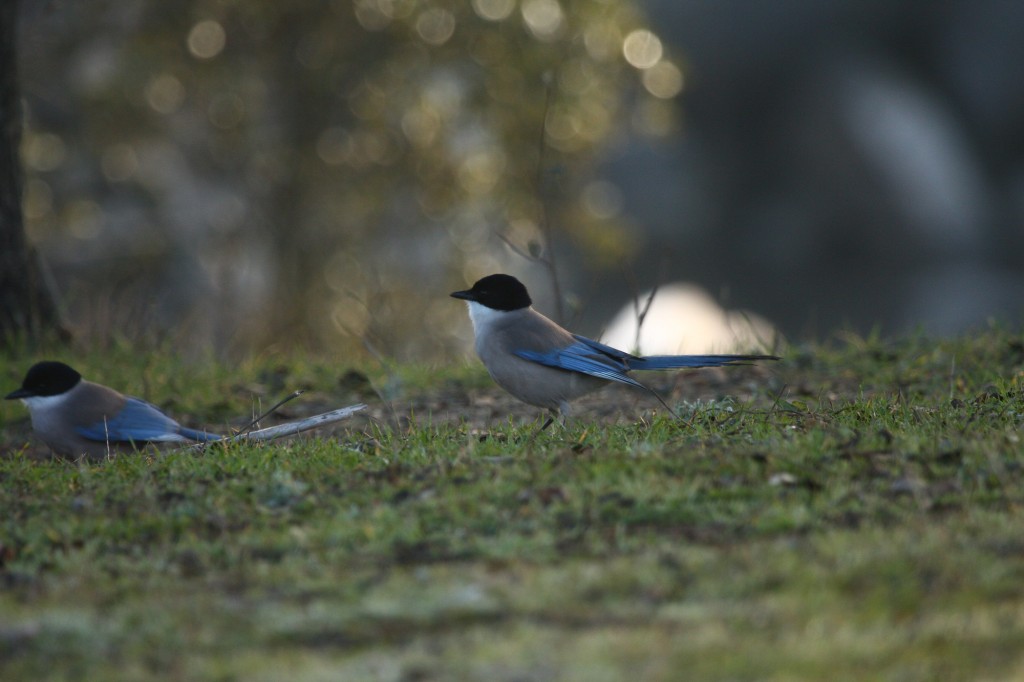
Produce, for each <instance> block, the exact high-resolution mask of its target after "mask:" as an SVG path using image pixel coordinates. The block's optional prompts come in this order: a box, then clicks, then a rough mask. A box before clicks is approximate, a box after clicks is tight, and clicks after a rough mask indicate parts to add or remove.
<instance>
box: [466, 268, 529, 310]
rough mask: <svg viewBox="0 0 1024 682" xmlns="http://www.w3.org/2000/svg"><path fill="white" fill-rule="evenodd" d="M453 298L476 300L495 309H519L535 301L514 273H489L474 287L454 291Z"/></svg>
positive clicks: (527, 306)
mask: <svg viewBox="0 0 1024 682" xmlns="http://www.w3.org/2000/svg"><path fill="white" fill-rule="evenodd" d="M451 295H452V298H461V299H462V300H463V301H475V302H477V303H479V304H480V305H484V306H487V307H488V308H492V309H494V310H506V311H508V310H519V309H520V308H529V307H530V305H531V304H532V303H533V301H531V300H530V294H529V293H527V291H526V287H525V286H523V283H522V282H520V281H519V280H518V279H516V278H515V277H513V276H512V275H488V276H487V277H484V278H483V279H481V280H477V283H476V284H474V285H473V288H472V289H467V290H465V291H453V292H452V294H451Z"/></svg>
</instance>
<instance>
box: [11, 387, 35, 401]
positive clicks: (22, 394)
mask: <svg viewBox="0 0 1024 682" xmlns="http://www.w3.org/2000/svg"><path fill="white" fill-rule="evenodd" d="M32 395H33V393H32V391H26V390H25V389H24V388H19V389H18V390H16V391H11V392H10V393H8V394H7V395H5V396H4V400H18V399H19V398H31V397H32Z"/></svg>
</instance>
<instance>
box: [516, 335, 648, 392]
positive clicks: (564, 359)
mask: <svg viewBox="0 0 1024 682" xmlns="http://www.w3.org/2000/svg"><path fill="white" fill-rule="evenodd" d="M575 338H576V339H577V341H576V343H574V344H571V345H569V346H566V347H565V348H559V349H557V350H552V351H548V352H547V353H538V352H536V351H529V350H517V351H515V354H516V355H518V356H519V357H521V358H523V359H524V360H530V361H531V362H536V363H538V364H541V365H546V366H548V367H556V368H558V369H564V370H568V371H570V372H581V373H583V374H589V375H590V376H592V377H597V378H599V379H606V380H608V381H617V382H619V383H620V384H628V385H630V386H636V387H637V388H642V389H644V390H648V389H647V387H646V386H644V385H643V384H641V383H640V382H638V381H636V380H635V379H633V378H632V377H630V376H629V375H627V374H626V372H627V371H629V367H628V366H627V365H626V363H625V362H624V360H625V359H626V358H632V357H633V356H631V355H629V354H628V353H623V352H622V351H617V350H615V349H614V348H610V347H608V346H604V347H603V348H607V349H608V350H610V351H613V353H606V352H605V351H604V350H602V348H601V344H599V343H597V342H596V341H590V339H585V338H583V337H581V336H577V337H575ZM595 346H596V347H595Z"/></svg>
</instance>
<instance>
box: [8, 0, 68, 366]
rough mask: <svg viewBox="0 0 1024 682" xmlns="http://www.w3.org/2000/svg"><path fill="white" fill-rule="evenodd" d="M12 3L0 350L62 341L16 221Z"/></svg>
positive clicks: (13, 4)
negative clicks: (50, 338) (47, 339)
mask: <svg viewBox="0 0 1024 682" xmlns="http://www.w3.org/2000/svg"><path fill="white" fill-rule="evenodd" d="M17 17H18V2H17V0H0V347H5V346H7V347H9V346H12V345H15V344H17V343H20V342H25V341H38V340H40V339H41V338H43V337H46V336H57V335H63V330H62V329H61V325H60V320H59V317H58V315H57V309H56V306H55V305H54V302H53V298H52V297H51V296H50V293H49V292H48V291H47V288H46V286H45V284H44V282H43V279H42V277H41V275H40V270H39V263H38V261H37V260H36V256H35V253H34V251H33V250H32V249H31V248H30V247H29V245H28V243H27V242H26V240H25V230H24V224H23V222H22V216H21V189H22V177H21V162H20V156H19V149H18V147H19V144H20V142H21V100H20V97H19V95H18V67H17V61H16V59H15V57H16V51H17V48H16V45H15V39H16V34H17Z"/></svg>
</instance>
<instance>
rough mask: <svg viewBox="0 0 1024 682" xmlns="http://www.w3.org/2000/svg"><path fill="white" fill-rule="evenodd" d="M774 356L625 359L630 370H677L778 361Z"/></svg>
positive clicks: (685, 356)
mask: <svg viewBox="0 0 1024 682" xmlns="http://www.w3.org/2000/svg"><path fill="white" fill-rule="evenodd" d="M778 359H779V358H778V357H777V356H775V355H652V356H650V357H646V358H636V359H633V358H627V359H626V365H627V366H628V367H629V368H630V369H639V370H645V369H679V368H682V367H724V366H726V365H748V364H750V363H752V362H755V361H757V360H778Z"/></svg>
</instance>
